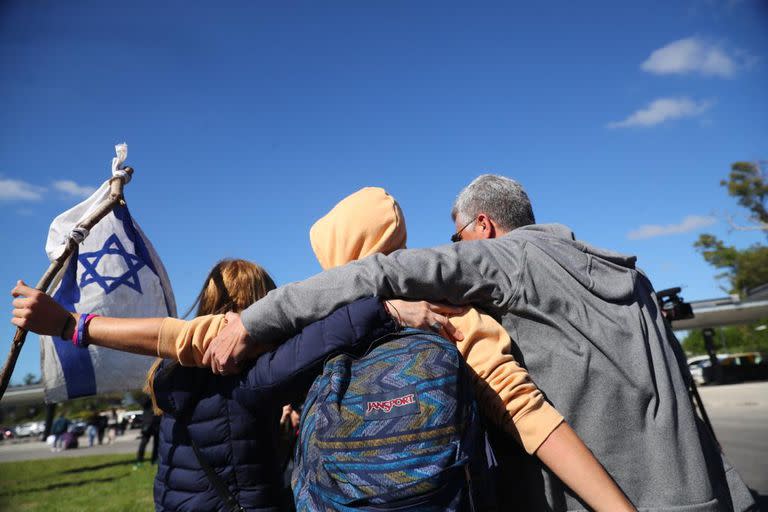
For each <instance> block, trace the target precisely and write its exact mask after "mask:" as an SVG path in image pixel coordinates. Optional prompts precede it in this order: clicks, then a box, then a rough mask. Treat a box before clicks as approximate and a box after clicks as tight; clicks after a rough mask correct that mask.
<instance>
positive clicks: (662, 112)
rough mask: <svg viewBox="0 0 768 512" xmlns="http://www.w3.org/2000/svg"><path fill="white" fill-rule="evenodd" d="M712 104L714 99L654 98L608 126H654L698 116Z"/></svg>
mask: <svg viewBox="0 0 768 512" xmlns="http://www.w3.org/2000/svg"><path fill="white" fill-rule="evenodd" d="M712 105H713V102H712V101H694V100H692V99H690V98H685V97H683V98H659V99H656V100H653V101H652V102H651V103H649V104H648V106H647V107H645V108H641V109H640V110H637V111H635V112H633V113H632V114H630V115H629V116H628V117H627V118H626V119H624V120H622V121H615V122H612V123H608V128H628V127H632V126H654V125H657V124H661V123H663V122H665V121H671V120H673V119H682V118H685V117H696V116H699V115H701V114H703V113H704V112H706V111H707V110H708V109H709V108H710V107H711V106H712Z"/></svg>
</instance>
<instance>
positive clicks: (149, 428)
mask: <svg viewBox="0 0 768 512" xmlns="http://www.w3.org/2000/svg"><path fill="white" fill-rule="evenodd" d="M159 431H160V416H158V415H157V414H155V412H154V410H153V409H152V399H151V398H149V397H147V398H146V399H145V400H144V406H143V411H142V414H141V441H139V451H138V452H137V453H136V462H138V463H139V464H141V463H142V462H144V452H145V450H146V449H147V444H148V443H149V441H150V440H151V441H152V456H151V457H150V462H151V463H152V464H154V463H155V462H157V443H158V434H159Z"/></svg>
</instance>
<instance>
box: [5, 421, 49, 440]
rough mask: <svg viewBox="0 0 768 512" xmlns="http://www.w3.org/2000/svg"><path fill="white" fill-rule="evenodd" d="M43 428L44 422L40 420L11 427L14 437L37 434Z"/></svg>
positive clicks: (40, 432) (41, 431)
mask: <svg viewBox="0 0 768 512" xmlns="http://www.w3.org/2000/svg"><path fill="white" fill-rule="evenodd" d="M44 430H45V423H44V422H42V421H30V422H27V423H21V424H19V425H16V427H14V429H13V435H14V436H15V437H30V436H39V435H40V434H42V433H43V431H44Z"/></svg>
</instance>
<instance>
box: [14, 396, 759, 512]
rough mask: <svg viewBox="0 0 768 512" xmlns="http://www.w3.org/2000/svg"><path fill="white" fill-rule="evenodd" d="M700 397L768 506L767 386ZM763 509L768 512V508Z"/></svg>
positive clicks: (18, 454)
mask: <svg viewBox="0 0 768 512" xmlns="http://www.w3.org/2000/svg"><path fill="white" fill-rule="evenodd" d="M700 393H701V396H702V400H704V404H705V406H706V408H707V411H708V412H709V416H710V418H711V420H712V423H713V424H714V427H715V432H716V434H717V436H718V439H719V441H720V444H721V445H722V446H723V450H724V451H725V454H726V456H727V457H728V459H729V460H730V461H731V464H733V466H734V467H735V468H736V469H737V470H738V471H739V473H741V475H742V477H743V478H744V480H745V481H746V482H747V485H749V487H750V488H751V489H753V490H755V491H757V492H758V493H759V494H760V495H761V496H762V497H763V500H764V501H765V502H766V505H768V382H761V383H750V384H733V385H729V386H706V387H702V388H701V389H700ZM137 436H138V430H133V431H128V432H127V433H126V434H125V435H124V436H120V437H118V438H117V442H115V443H114V444H112V445H102V446H96V447H93V448H78V449H77V450H68V451H65V452H61V453H51V451H50V448H49V447H48V446H47V445H46V444H45V443H40V442H29V443H21V444H5V443H4V444H3V445H1V446H0V462H11V461H18V460H31V459H44V458H50V457H77V456H80V455H100V454H107V453H135V452H136V449H137V447H138V440H137ZM80 439H81V440H82V439H83V438H82V437H81V438H80ZM147 455H149V454H147ZM764 508H765V509H766V511H768V506H766V507H764Z"/></svg>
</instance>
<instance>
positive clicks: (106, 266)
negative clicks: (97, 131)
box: [40, 182, 176, 402]
mask: <svg viewBox="0 0 768 512" xmlns="http://www.w3.org/2000/svg"><path fill="white" fill-rule="evenodd" d="M108 195H109V182H105V183H104V184H103V185H102V186H101V187H100V188H99V189H98V190H97V191H96V192H94V194H93V195H92V196H91V197H89V198H88V199H86V200H85V201H83V202H82V203H80V204H78V205H77V206H75V207H74V208H72V209H70V210H67V211H66V212H64V213H62V214H61V215H59V216H58V217H56V218H55V219H54V221H53V222H52V223H51V227H50V231H49V233H48V241H47V243H46V252H47V253H48V255H49V258H51V260H53V259H55V257H56V256H57V255H58V254H61V252H60V251H61V248H62V246H63V243H64V242H65V240H66V237H67V236H68V235H69V234H70V232H71V231H72V229H73V228H74V227H75V226H77V225H78V224H79V223H80V221H81V220H82V219H84V218H85V217H87V216H88V215H89V214H90V213H91V212H92V211H93V210H94V209H95V208H96V207H97V206H98V205H99V203H101V202H102V201H103V200H104V199H106V198H107V197H108ZM57 281H58V284H57V285H55V287H54V288H53V292H52V295H53V297H54V299H56V300H57V301H58V302H59V303H60V304H61V305H62V306H64V307H65V308H66V309H68V310H70V311H77V312H78V313H94V314H97V315H102V316H114V317H166V316H176V302H175V300H174V296H173V290H172V289H171V285H170V281H169V280H168V275H167V273H166V271H165V267H164V266H163V264H162V262H161V261H160V257H159V256H158V255H157V252H156V251H155V249H154V247H153V246H152V244H151V243H150V241H149V240H148V239H147V237H146V235H145V234H144V233H143V231H142V230H141V228H140V227H139V225H138V224H137V223H136V221H135V220H134V219H133V217H132V216H131V214H130V212H129V211H128V208H127V206H118V207H116V208H115V210H113V211H112V212H111V213H110V214H108V215H107V216H106V217H104V218H103V219H102V220H101V221H100V222H99V223H98V224H96V225H95V226H94V227H93V228H91V230H90V234H88V236H87V237H86V238H85V240H84V241H83V242H82V243H81V244H80V245H79V246H78V248H77V251H76V252H75V253H74V254H73V255H72V256H71V257H70V258H69V260H68V261H67V262H66V263H65V265H64V268H63V269H62V272H61V273H60V275H59V276H58V277H57ZM40 343H41V353H42V357H41V366H42V375H43V384H44V385H45V393H46V400H47V401H49V402H60V401H63V400H68V399H70V398H76V397H80V396H89V395H95V394H99V393H107V392H112V391H127V390H132V389H140V388H142V387H143V385H144V381H145V379H146V375H147V371H148V370H149V367H150V366H151V365H152V362H153V361H154V358H152V357H147V356H140V355H135V354H128V353H125V352H119V351H116V350H111V349H108V348H104V347H97V346H94V345H91V346H89V347H88V348H87V349H81V348H77V347H75V346H73V344H72V342H71V341H69V340H62V339H60V338H57V337H51V336H40Z"/></svg>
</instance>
